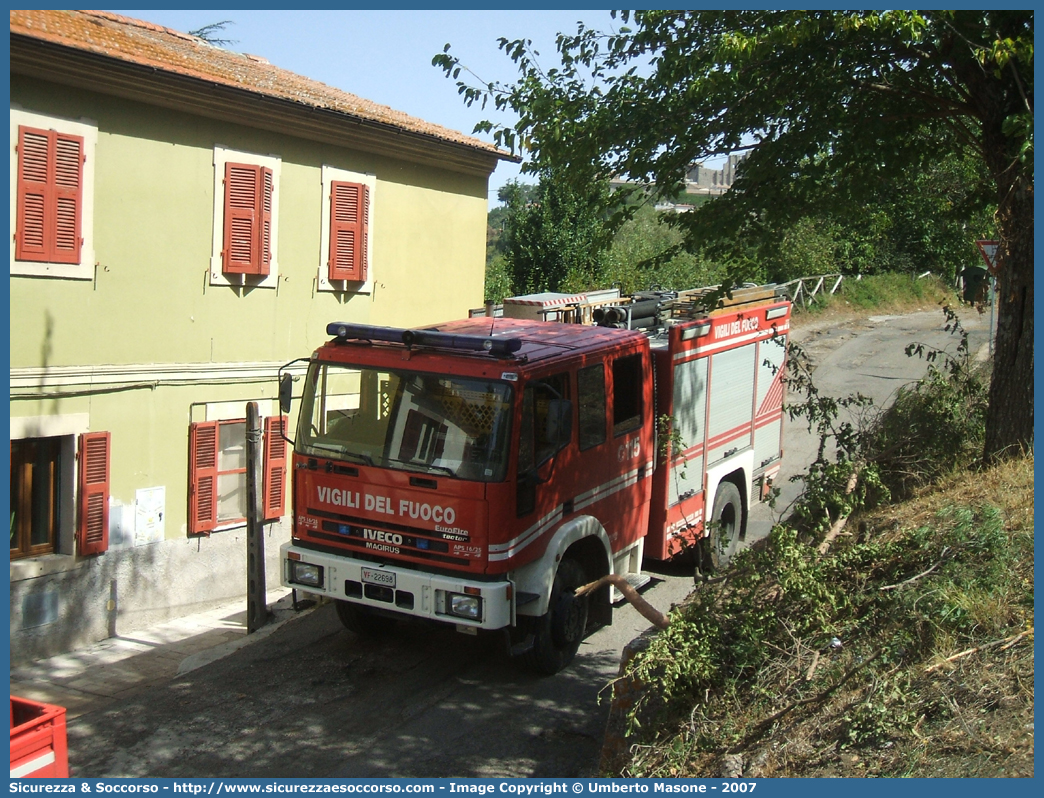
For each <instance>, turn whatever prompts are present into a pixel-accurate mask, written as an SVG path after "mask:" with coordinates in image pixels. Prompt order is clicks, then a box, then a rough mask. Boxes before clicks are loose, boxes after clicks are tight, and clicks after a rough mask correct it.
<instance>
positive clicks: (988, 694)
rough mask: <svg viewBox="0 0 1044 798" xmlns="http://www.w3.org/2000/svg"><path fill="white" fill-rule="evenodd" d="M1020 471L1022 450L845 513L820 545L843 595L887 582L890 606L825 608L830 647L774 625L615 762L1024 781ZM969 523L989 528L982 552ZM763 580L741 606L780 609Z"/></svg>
mask: <svg viewBox="0 0 1044 798" xmlns="http://www.w3.org/2000/svg"><path fill="white" fill-rule="evenodd" d="M1033 482H1034V480H1033V459H1032V457H1031V456H1030V457H1025V458H1022V459H1018V460H1012V461H1008V462H1004V463H1001V464H999V465H997V466H994V467H992V468H990V469H988V470H984V471H978V472H967V473H963V474H959V475H954V476H951V477H949V478H947V479H945V480H944V481H942V483H940V484H936V485H935V486H934V487H930V488H925V489H923V490H921V491H920V492H919V493H917V494H916V495H915V496H914V497H913V498H912V499H910V500H908V501H906V502H904V503H902V504H899V505H894V506H889V507H886V508H881V509H879V510H878V511H875V512H873V513H870V514H867V515H865V516H863V517H861V518H853V519H852V522H851V523H850V524H849V527H848V529H849V530H851V531H850V532H848V533H846V534H845V535H844V536H843V537H842V538H840V539H839V540H838V541H837V542H836V543H835V544H834V547H833V548H832V549H831V551H830V553H829V555H828V556H829V557H830V558H836V560H835V561H836V562H837V564H838V565H837V567H838V568H844V569H846V579H848V580H849V582H848V584H850V586H851V591H852V593H853V594H860V595H863V596H870V597H873V596H875V595H884V593H882V591H886V592H887V591H894V592H888V593H887V595H889V596H898V594H899V593H900V592H901V593H902V594H903V596H902V600H901V601H897V602H896V603H895V604H894V605H886V606H894V608H895V612H896V613H897V614H896V617H887V614H886V616H885V617H882V616H881V614H880V610H879V609H878V610H875V611H874V612H876V613H877V614H874V613H871V612H868V613H867V615H866V617H865V618H864V620H863V621H860V620H859V619H858V617H857V618H856V620H855V622H854V623H853V621H852V619H851V618H846V619H839V620H838V624H839V626H843V627H844V629H845V631H843V632H840V633H839V634H840V635H841V636H842V637H844V638H845V640H843V641H842V642H841V645H840V646H838V647H830V646H826V647H824V646H822V645H816V644H814V642H813V641H810V640H802V639H801V638H800V637H799V636H795V635H792V634H783V633H782V632H781V633H780V634H779V635H777V636H775V637H774V638H773V642H771V643H766V645H767V646H768V647H769V649H771V650H768V654H769V656H768V657H767V658H766V659H765V660H764V661H763V662H762V664H761V665H760V666H759V667H758V669H757V672H756V673H755V674H754V675H753V676H750V675H745V676H742V677H740V678H734V679H732V680H731V681H730V682H728V683H722V684H718V685H716V686H714V687H712V688H711V689H709V690H707V691H706V692H704V690H703V689H701V690H700V691H699V693H700V695H698V696H696V697H695V698H694V700H691V702H690V703H689V705H688V707H689V710H688V711H687V712H679V711H678V709H677V706H675V707H674V711H673V713H672V717H673V720H670V721H667V723H666V725H663V726H660V727H658V728H657V729H653V728H650V726H649V725H647V726H646V727H645V728H644V729H643V730H642V732H641V734H640V735H639V736H638V737H637V738H636V740H640V741H641V744H637V745H635V746H634V747H633V748H632V754H633V759H632V761H631V762H630V763H629V765H628V766H627V767H624V768H623V769H622V773H623V774H626V775H644V776H661V777H664V776H688V777H716V776H725V775H740V774H742V775H745V776H748V777H774V776H779V777H802V778H804V777H832V776H846V777H850V776H888V777H940V776H942V777H998V776H1010V777H1032V776H1033V772H1034V771H1033V674H1034V662H1033V632H1032V630H1033V624H1034V617H1033ZM980 529H981V530H982V535H983V536H984V538H986V537H989V536H992V538H991V540H992V542H983V543H982V549H981V550H980V549H977V548H976V546H977V545H978V544H979V539H978V537H977V536H978V534H979V530H980ZM962 536H963V537H962ZM867 542H872V543H875V544H878V543H879V544H881V551H882V552H886V553H887V555H888V556H887V558H883V559H882V562H881V563H880V567H877V564H876V563H872V562H871V563H867V562H865V561H862V562H860V561H858V560H852V559H848V560H846V559H845V558H846V556H851V554H852V552H853V551H854V548H858V547H859V546H864V550H865V544H866V543H867ZM907 548H909V556H908V558H907V559H906V561H904V552H905V551H906V550H907ZM846 550H847V551H849V554H847V555H846ZM948 550H949V553H948ZM954 550H960V553H959V555H958V556H954V555H953V551H954ZM928 552H933V553H931V554H930V555H929V554H927V553H928ZM926 556H927V557H928V559H927V560H926V559H925V558H926ZM930 560H937V562H932V561H930ZM897 574H898V575H897ZM773 584H774V582H773V580H772V579H767V580H765V582H764V585H765V587H764V589H763V590H760V591H759V592H757V593H752V594H751V595H752V596H756V598H755V599H752V600H751V605H750V607H749V612H751V613H758V612H760V611H762V609H763V607H759V606H757V605H758V604H759V603H763V604H764V606H768V605H769V604H772V603H773V602H776V603H777V604H778V602H779V600H780V592H779V591H780V590H781V589H782V588H773V587H772V585H773ZM721 589H722V590H723V591H727V590H728V583H726V584H725V585H723V586H722V588H721ZM722 600H726V601H727V596H726V597H724V598H723V599H722ZM918 602H923V603H921V604H920V607H919V605H918ZM929 604H931V606H933V607H937V608H941V609H940V610H938V613H939V615H940V617H938V618H937V619H936V618H934V617H933V615H934V613H935V612H936V611H935V610H933V612H932V613H927V614H926V613H924V611H923V610H924V607H926V606H928V605H929ZM714 606H718V604H715V605H714ZM864 606H870V605H869V604H866V605H864ZM877 606H878V608H879V607H880V606H882V605H877ZM905 611H909V613H910V614H909V617H907V616H905V615H904V614H903V613H904V612H905ZM950 613H952V614H956V615H959V616H960V620H959V622H952V621H953V619H952V618H945V617H941V616H944V615H947V614H950ZM780 617H781V618H784V620H783V621H782V623H783V625H784V626H785V625H786V624H787V621H786V620H785V616H780ZM936 620H938V623H936ZM795 625H796V624H795ZM915 627H916V628H917V630H918V631H916V632H910V630H911V629H913V628H915ZM784 631H787V632H789V631H790V630H784ZM906 633H909V637H903V635H904V634H906ZM900 638H902V642H900V643H897V641H899V640H900ZM907 640H909V641H912V643H907V642H905V641H907ZM897 646H906V647H907V648H906V650H905V651H904V648H902V647H898V648H897ZM683 714H685V715H688V717H684V718H680V717H679V716H680V715H683Z"/></svg>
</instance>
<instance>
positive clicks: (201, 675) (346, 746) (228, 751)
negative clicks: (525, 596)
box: [69, 311, 986, 777]
mask: <svg viewBox="0 0 1044 798" xmlns="http://www.w3.org/2000/svg"><path fill="white" fill-rule="evenodd" d="M967 326H968V328H969V329H970V330H971V331H972V334H973V346H972V349H973V351H975V349H976V348H977V347H979V346H981V345H984V343H985V335H986V330H985V327H986V325H985V323H983V322H982V321H981V320H979V319H977V318H976V319H968V320H967ZM941 327H942V315H941V313H939V312H938V311H934V312H931V313H922V314H914V315H908V316H903V317H901V318H895V317H878V318H871V319H869V320H862V321H859V322H853V323H849V324H847V325H844V326H841V327H836V328H830V329H823V330H819V331H817V330H815V329H814V328H811V329H806V330H803V331H801V332H799V333H798V334H796V335H795V339H796V340H798V341H799V342H800V343H802V345H803V346H805V348H806V350H807V351H808V352H809V353H810V354H811V355H812V356H813V357H814V359H815V362H816V364H817V369H816V375H817V378H818V379H819V384H820V387H821V390H823V391H824V392H825V393H832V394H835V395H842V394H846V393H848V392H850V391H851V390H853V389H858V390H861V391H863V392H864V393H868V394H870V395H872V396H874V398H875V399H879V400H881V399H884V398H886V397H887V396H888V395H889V394H891V393H892V391H893V390H894V389H895V388H896V387H898V385H900V384H901V383H903V382H905V381H907V380H909V379H912V378H914V377H916V376H917V373H918V372H919V370H920V369H922V368H923V364H921V363H920V362H919V361H914V360H910V359H908V358H906V357H905V356H904V355H903V354H902V350H903V348H904V346H905V345H906V343H908V342H909V341H911V340H916V341H923V342H925V343H929V344H932V345H935V346H941V345H943V344H946V343H947V336H946V335H945V334H944V333H942V332H941ZM951 345H952V344H951ZM814 445H815V442H814V440H813V439H812V437H811V436H809V435H808V434H807V433H806V432H805V431H804V429H802V428H800V427H797V426H796V425H791V427H790V428H789V429H788V431H787V434H786V444H785V446H786V453H787V454H786V456H787V470H788V472H789V473H796V472H798V471H800V470H801V469H802V468H803V467H804V464H805V463H806V462H807V461H808V460H809V459H811V456H812V454H813V453H814ZM758 513H759V515H758V516H757V517H756V518H755V520H754V522H753V524H752V532H754V533H755V534H762V533H764V532H767V530H768V528H769V523H770V517H769V514H768V511H767V509H766V508H760V509H759V510H758ZM759 530H760V531H759ZM654 576H655V577H656V579H655V581H654V584H653V585H652V586H651V587H650V588H649V589H648V590H647V591H646V593H645V596H646V598H647V599H648V600H649V601H650V602H651V603H652V604H653V605H654V606H656V607H658V608H660V609H663V610H667V609H669V608H670V606H671V605H672V604H674V603H678V602H680V601H681V600H682V599H683V598H684V596H685V595H686V594H687V593H688V591H689V589H690V587H691V585H692V575H691V573H689V572H686V571H685V569H683V568H674V569H671V568H666V569H660V571H659V572H654ZM646 627H647V623H646V622H645V621H644V620H643V619H641V618H640V616H638V614H637V613H636V612H635V611H634V610H633V609H632V608H631V607H629V606H625V607H623V608H622V609H619V610H617V612H616V614H615V618H614V623H613V625H612V626H610V627H606V628H604V629H601V630H599V631H597V632H595V633H594V634H592V635H590V636H589V637H588V638H587V639H586V640H585V641H584V643H583V645H582V647H581V649H580V654H579V655H578V657H577V660H576V661H575V662H574V664H573V665H572V666H571V667H570V668H569V669H568V670H567V671H565V672H563V673H561V674H558V675H557V676H555V677H552V678H545V679H538V678H535V677H533V676H531V675H529V674H527V673H526V672H524V671H523V670H522V669H521V668H520V667H519V666H518V665H517V664H516V663H515V662H513V661H512V660H510V659H509V658H508V657H507V656H506V654H505V653H504V652H503V650H502V648H501V647H500V641H499V638H497V637H496V636H491V637H477V638H476V637H467V636H463V635H459V634H457V633H456V632H453V631H452V630H448V629H443V628H435V627H431V626H426V625H421V624H403V625H401V626H400V633H399V634H396V635H394V636H390V637H388V638H387V639H386V640H376V641H375V640H365V639H361V638H358V637H356V636H355V635H353V634H351V633H350V632H347V631H345V630H344V629H343V628H342V627H341V625H340V623H339V622H338V620H337V617H336V615H335V613H334V611H333V607H332V606H324V607H320V608H319V609H317V610H315V611H314V612H311V613H308V614H306V615H304V616H302V617H299V618H297V619H294V620H293V621H291V622H289V623H287V624H286V625H284V626H283V627H281V628H280V629H278V630H276V631H275V632H274V633H273V634H271V635H270V636H268V637H266V638H265V639H264V640H261V641H260V642H258V643H255V644H254V645H251V646H248V647H246V648H243V649H241V650H239V651H237V652H235V653H234V654H232V655H231V656H229V657H226V658H225V659H222V660H219V661H217V662H214V663H211V664H209V665H207V666H205V667H202V668H199V669H198V670H195V671H192V672H190V673H188V674H185V675H184V676H182V677H178V678H176V679H175V680H174V681H172V682H171V683H170V684H167V685H164V686H161V687H157V688H154V689H151V690H149V691H147V692H143V693H140V694H138V695H137V696H135V697H134V698H130V699H127V700H125V701H123V702H120V703H116V704H113V705H111V706H110V707H108V708H107V709H104V710H100V711H97V712H93V713H89V714H86V715H83V716H81V717H79V718H76V719H74V720H73V721H72V722H71V724H70V727H69V746H70V761H71V762H72V763H73V764H72V770H73V775H74V776H80V777H96V776H151V777H192V776H196V777H202V776H227V777H329V776H343V777H363V776H365V777H381V776H418V777H421V776H427V777H466V776H471V777H478V776H563V777H584V776H591V775H595V774H596V772H597V767H598V755H599V751H600V748H601V740H602V734H603V731H604V728H605V721H606V716H607V711H608V710H607V703H606V701H604V700H603V701H601V702H600V701H599V695H600V693H602V691H603V689H604V686H605V685H606V684H607V683H608V682H609V681H610V680H611V679H612V678H613V677H614V676H615V675H616V670H617V665H618V661H619V653H620V650H621V649H622V648H623V646H624V645H625V644H626V643H627V641H629V640H630V639H632V638H633V637H634V636H636V634H638V633H639V632H640V631H642V630H644V629H645V628H646Z"/></svg>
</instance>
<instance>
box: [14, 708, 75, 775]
mask: <svg viewBox="0 0 1044 798" xmlns="http://www.w3.org/2000/svg"><path fill="white" fill-rule="evenodd" d="M18 777H23V778H38V779H55V778H68V777H69V748H68V744H67V743H66V738H65V707H58V706H54V705H53V704H41V703H39V702H37V701H30V700H29V699H27V698H15V697H14V696H11V778H18Z"/></svg>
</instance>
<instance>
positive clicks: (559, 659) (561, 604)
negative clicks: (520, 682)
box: [524, 559, 590, 676]
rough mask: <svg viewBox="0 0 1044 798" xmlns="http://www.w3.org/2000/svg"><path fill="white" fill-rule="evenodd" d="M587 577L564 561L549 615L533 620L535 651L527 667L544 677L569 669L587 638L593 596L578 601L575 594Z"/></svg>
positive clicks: (572, 563)
mask: <svg viewBox="0 0 1044 798" xmlns="http://www.w3.org/2000/svg"><path fill="white" fill-rule="evenodd" d="M586 582H587V575H586V574H585V573H584V569H583V568H582V567H581V566H580V563H578V562H577V561H576V560H570V559H565V560H562V562H561V564H560V565H559V566H558V572H557V573H556V574H555V583H554V586H553V587H552V588H551V601H550V602H549V604H548V606H547V612H546V613H544V614H543V615H541V616H540V617H539V618H533V637H534V639H533V648H531V649H530V650H529V651H528V652H526V654H525V660H524V661H525V663H526V666H527V667H528V668H529V669H530V670H533V671H535V672H536V673H539V674H541V675H543V676H551V675H553V674H555V673H558V672H559V671H560V670H562V669H563V668H565V667H566V666H567V665H568V664H569V663H570V662H572V661H573V657H575V656H576V652H577V649H579V648H580V641H581V640H583V638H584V630H585V629H586V628H587V612H588V604H589V599H590V597H589V596H581V597H580V598H577V597H576V596H574V595H573V591H574V590H576V589H577V588H578V587H580V586H581V585H584V584H586Z"/></svg>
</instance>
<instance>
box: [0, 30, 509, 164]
mask: <svg viewBox="0 0 1044 798" xmlns="http://www.w3.org/2000/svg"><path fill="white" fill-rule="evenodd" d="M10 41H11V55H10V63H11V74H12V75H14V74H21V75H26V76H29V77H34V78H41V79H44V80H50V81H53V82H55V83H60V84H65V85H69V86H75V87H76V88H82V89H88V90H92V91H97V92H100V93H103V94H110V95H113V96H117V97H121V98H123V99H128V100H134V101H137V102H141V103H145V104H147V105H155V106H160V107H164V108H170V109H172V110H176V111H182V112H185V113H190V114H195V115H197V116H205V117H209V118H212V119H219V120H221V121H226V122H234V123H236V124H240V125H246V126H248V127H255V128H259V129H262V130H269V131H272V132H276V133H283V134H287V135H292V136H295V137H299V138H305V139H309V140H312V141H318V142H322V143H325V144H334V145H337V146H341V147H348V148H351V149H357V150H362V151H365V152H369V153H373V154H376V155H382V156H386V157H391V158H400V159H404V160H408V161H412V162H414V163H418V164H423V165H425V166H436V167H440V168H443V169H449V170H452V171H455V172H461V173H464V174H469V175H478V176H485V177H488V176H489V175H490V173H492V171H493V170H494V169H495V168H496V165H497V162H498V161H500V160H505V161H513V162H515V163H517V162H519V161H520V160H521V159H520V158H518V157H517V156H514V155H508V154H507V153H504V152H502V151H499V150H494V149H489V150H486V149H481V148H477V147H473V146H470V145H467V144H463V143H459V142H454V141H450V140H447V139H442V138H439V137H438V136H435V135H431V134H424V133H419V132H415V131H410V130H405V129H403V128H399V127H396V126H395V125H391V124H387V123H382V122H377V121H374V120H369V119H365V118H363V117H358V116H353V115H351V114H349V113H345V112H342V111H338V110H333V109H326V108H317V107H315V106H310V105H305V104H304V103H297V102H293V101H292V100H286V99H282V98H279V97H272V96H268V95H265V94H262V93H260V92H256V91H251V90H249V89H243V88H236V87H233V86H228V85H225V84H221V83H217V82H210V81H206V80H202V79H200V78H196V77H191V76H188V75H179V74H177V73H175V72H166V71H163V70H161V69H158V68H154V67H149V66H144V65H141V64H136V63H134V62H131V61H124V60H122V59H118V58H112V57H111V56H105V55H101V54H98V53H93V52H90V51H87V50H81V49H78V48H74V47H69V46H66V45H62V44H58V43H54V42H49V41H44V40H41V39H38V38H36V37H33V36H26V35H22V34H18V33H16V32H14V31H12V33H11V40H10Z"/></svg>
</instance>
